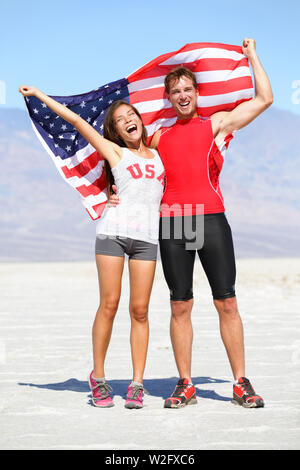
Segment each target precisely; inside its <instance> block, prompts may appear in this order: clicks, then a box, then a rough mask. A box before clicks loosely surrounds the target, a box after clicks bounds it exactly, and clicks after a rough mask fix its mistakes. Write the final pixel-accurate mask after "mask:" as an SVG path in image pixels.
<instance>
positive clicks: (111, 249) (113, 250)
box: [95, 235, 158, 261]
mask: <svg viewBox="0 0 300 470" xmlns="http://www.w3.org/2000/svg"><path fill="white" fill-rule="evenodd" d="M157 247H158V245H157V244H155V243H148V242H144V241H142V240H134V239H133V238H127V237H119V236H111V235H97V237H96V243H95V252H96V255H108V256H122V257H124V254H125V253H126V254H127V255H128V256H129V259H142V260H148V261H156V258H157Z"/></svg>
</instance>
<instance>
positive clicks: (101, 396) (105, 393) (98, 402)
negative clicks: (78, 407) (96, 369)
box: [89, 371, 115, 408]
mask: <svg viewBox="0 0 300 470" xmlns="http://www.w3.org/2000/svg"><path fill="white" fill-rule="evenodd" d="M89 385H90V389H91V392H92V402H93V405H94V406H97V407H99V408H111V407H112V406H115V404H114V402H113V401H112V399H111V398H110V396H109V392H112V388H111V387H110V386H109V385H108V384H107V383H106V382H102V381H98V380H95V379H94V377H93V371H92V372H91V373H90V376H89Z"/></svg>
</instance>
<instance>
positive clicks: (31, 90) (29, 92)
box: [19, 85, 38, 96]
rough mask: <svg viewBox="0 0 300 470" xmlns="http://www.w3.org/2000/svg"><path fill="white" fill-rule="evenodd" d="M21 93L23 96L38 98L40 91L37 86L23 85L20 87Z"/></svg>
mask: <svg viewBox="0 0 300 470" xmlns="http://www.w3.org/2000/svg"><path fill="white" fill-rule="evenodd" d="M19 92H20V93H21V94H22V95H23V96H36V95H37V92H38V89H37V88H36V87H35V86H27V85H21V86H20V87H19Z"/></svg>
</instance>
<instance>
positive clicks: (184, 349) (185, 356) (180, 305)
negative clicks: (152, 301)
mask: <svg viewBox="0 0 300 470" xmlns="http://www.w3.org/2000/svg"><path fill="white" fill-rule="evenodd" d="M193 303H194V301H193V299H190V300H186V301H171V309H172V315H171V322H170V334H171V341H172V346H173V352H174V357H175V361H176V365H177V369H178V372H179V377H180V378H181V379H183V378H186V379H188V381H189V382H190V383H191V381H192V379H191V362H192V343H193V327H192V321H191V311H192V308H193Z"/></svg>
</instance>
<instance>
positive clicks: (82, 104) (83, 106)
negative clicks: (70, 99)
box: [79, 101, 86, 109]
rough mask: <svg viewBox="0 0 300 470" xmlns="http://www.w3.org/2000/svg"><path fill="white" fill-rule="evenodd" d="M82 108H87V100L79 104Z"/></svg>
mask: <svg viewBox="0 0 300 470" xmlns="http://www.w3.org/2000/svg"><path fill="white" fill-rule="evenodd" d="M79 106H80V107H81V108H82V109H83V108H85V106H86V102H85V101H81V103H80V105H79Z"/></svg>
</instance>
